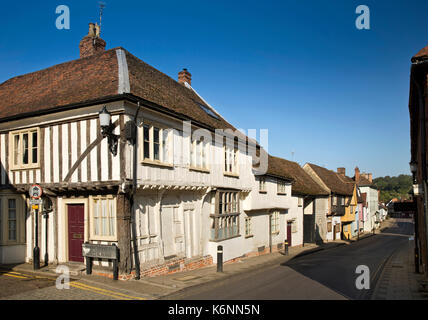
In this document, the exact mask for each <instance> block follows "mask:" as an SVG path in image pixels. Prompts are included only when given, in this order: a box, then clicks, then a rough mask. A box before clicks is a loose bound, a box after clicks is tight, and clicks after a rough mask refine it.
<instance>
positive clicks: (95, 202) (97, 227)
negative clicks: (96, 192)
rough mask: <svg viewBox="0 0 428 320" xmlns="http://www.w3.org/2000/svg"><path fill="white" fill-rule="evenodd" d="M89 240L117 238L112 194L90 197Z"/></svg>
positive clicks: (111, 239) (114, 203)
mask: <svg viewBox="0 0 428 320" xmlns="http://www.w3.org/2000/svg"><path fill="white" fill-rule="evenodd" d="M90 207H91V223H90V224H91V240H110V241H115V240H116V239H117V231H116V228H117V225H116V198H114V197H113V196H95V197H91V205H90Z"/></svg>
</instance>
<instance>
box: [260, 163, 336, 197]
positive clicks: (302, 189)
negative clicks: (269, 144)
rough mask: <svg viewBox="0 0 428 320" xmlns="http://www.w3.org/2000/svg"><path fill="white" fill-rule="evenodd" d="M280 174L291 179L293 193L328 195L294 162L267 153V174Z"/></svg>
mask: <svg viewBox="0 0 428 320" xmlns="http://www.w3.org/2000/svg"><path fill="white" fill-rule="evenodd" d="M269 173H270V174H275V175H282V176H284V177H287V178H288V179H292V180H293V185H292V187H291V190H292V193H293V194H304V195H328V194H329V193H328V191H326V190H324V189H323V188H321V186H319V185H318V184H317V183H316V182H315V181H314V180H313V179H312V178H311V177H310V176H309V175H308V174H307V173H306V172H305V170H303V168H302V167H301V166H300V165H299V164H298V163H296V162H293V161H289V160H286V159H282V158H278V157H274V156H271V155H269V165H268V174H269Z"/></svg>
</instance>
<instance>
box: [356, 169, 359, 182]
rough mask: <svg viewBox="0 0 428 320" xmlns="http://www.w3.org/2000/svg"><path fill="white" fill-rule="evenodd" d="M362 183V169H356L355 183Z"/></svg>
mask: <svg viewBox="0 0 428 320" xmlns="http://www.w3.org/2000/svg"><path fill="white" fill-rule="evenodd" d="M358 181H360V169H359V168H358V167H355V182H358Z"/></svg>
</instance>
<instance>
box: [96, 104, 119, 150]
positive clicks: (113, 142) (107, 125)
mask: <svg viewBox="0 0 428 320" xmlns="http://www.w3.org/2000/svg"><path fill="white" fill-rule="evenodd" d="M99 119H100V127H101V134H102V135H103V137H104V138H105V137H107V141H108V147H109V149H110V152H111V153H112V154H113V156H116V155H117V141H118V140H119V136H118V135H116V134H114V133H113V130H114V127H113V124H112V122H111V114H110V112H108V110H107V107H106V106H104V107H103V108H102V110H101V111H100V113H99Z"/></svg>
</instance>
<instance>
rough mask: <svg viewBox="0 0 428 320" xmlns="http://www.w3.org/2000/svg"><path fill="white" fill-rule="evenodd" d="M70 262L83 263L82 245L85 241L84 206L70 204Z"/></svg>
mask: <svg viewBox="0 0 428 320" xmlns="http://www.w3.org/2000/svg"><path fill="white" fill-rule="evenodd" d="M67 212H68V260H69V261H76V262H83V256H82V244H83V241H84V229H85V227H84V218H85V217H84V216H85V214H84V206H83V204H68V205H67Z"/></svg>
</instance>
